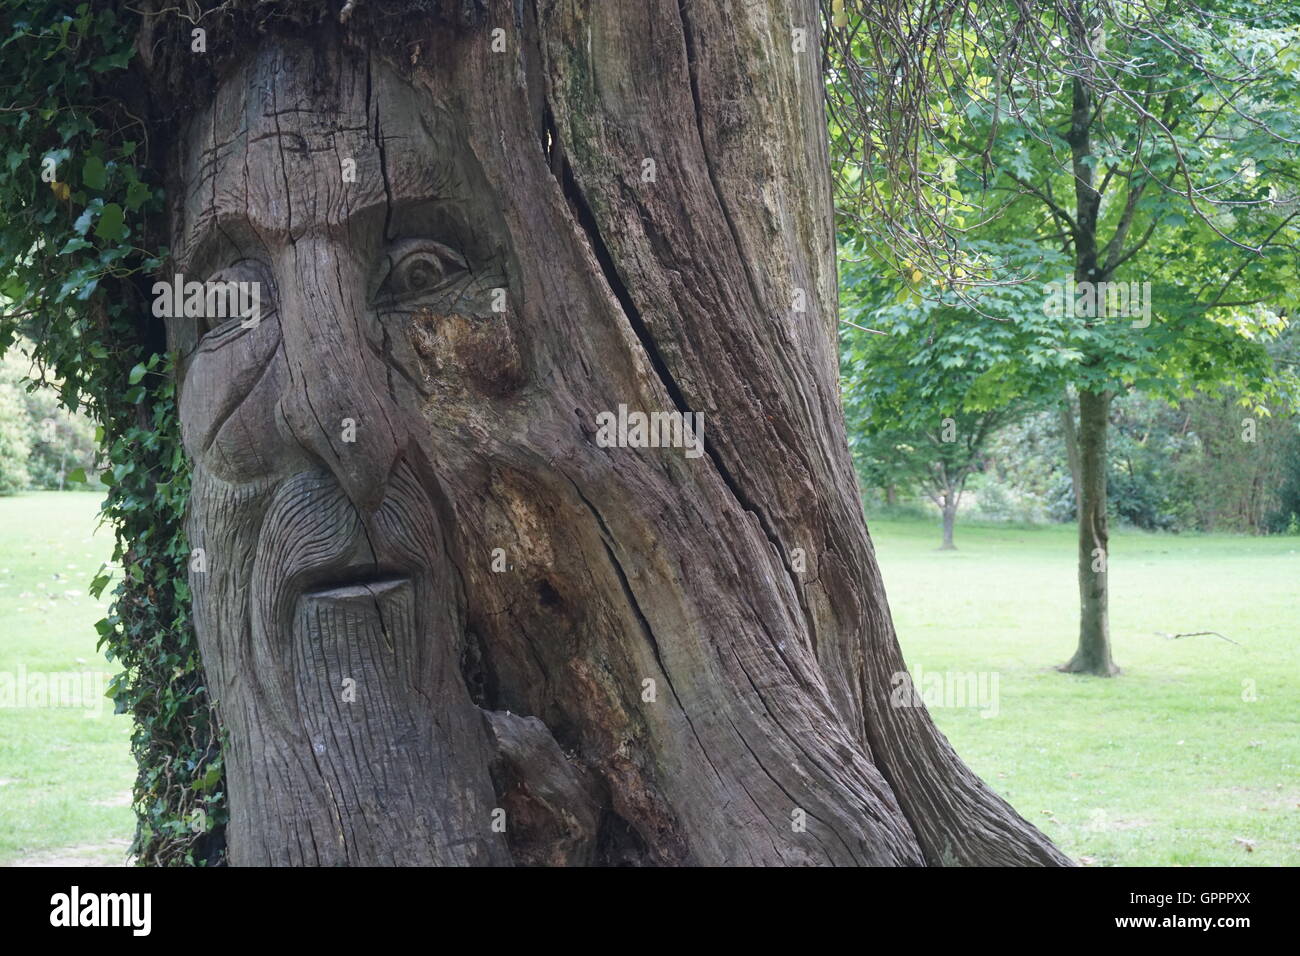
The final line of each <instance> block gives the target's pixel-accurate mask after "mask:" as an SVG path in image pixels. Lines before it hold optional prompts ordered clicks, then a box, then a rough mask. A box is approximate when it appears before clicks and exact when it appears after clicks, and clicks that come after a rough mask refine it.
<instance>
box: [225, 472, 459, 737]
mask: <svg viewBox="0 0 1300 956" xmlns="http://www.w3.org/2000/svg"><path fill="white" fill-rule="evenodd" d="M232 583H233V582H232ZM242 583H244V584H245V585H246V586H247V587H248V594H249V597H248V603H247V606H248V607H249V609H250V610H251V612H252V620H251V621H250V622H249V623H250V625H251V633H250V634H249V637H250V645H251V646H250V651H251V658H252V660H251V663H252V673H253V675H257V676H259V677H260V676H261V675H276V674H278V675H282V678H283V677H284V676H285V675H293V674H294V672H295V667H294V664H295V663H301V662H300V661H293V660H288V659H286V658H288V657H294V656H298V655H299V653H300V650H301V649H295V648H294V647H293V646H292V645H293V643H294V642H295V640H300V639H301V627H300V625H301V622H300V621H299V620H298V615H299V610H300V605H301V604H302V602H303V601H304V599H307V600H309V601H310V602H311V603H313V604H314V605H320V604H322V603H324V604H329V603H331V602H332V601H335V600H338V601H339V602H345V601H346V600H349V599H352V598H355V597H356V590H355V589H356V588H357V587H359V586H366V587H369V588H370V589H371V590H372V591H375V592H378V591H381V590H384V589H387V588H391V587H392V586H394V585H395V584H398V583H400V584H401V585H402V586H404V587H406V588H409V589H411V591H412V593H411V595H410V596H409V598H408V599H407V601H406V602H405V603H407V604H409V605H411V606H412V607H413V608H414V613H415V615H416V621H415V622H413V626H412V627H402V628H399V630H400V632H401V633H402V634H405V635H407V636H408V638H409V640H407V643H408V644H409V646H407V647H404V648H393V650H394V651H395V652H396V653H397V656H398V658H399V659H400V660H401V662H402V670H404V671H406V673H407V675H408V676H409V675H418V674H421V673H424V672H425V671H426V669H427V668H428V667H429V666H431V657H430V655H431V654H443V653H446V650H447V646H448V645H451V646H452V647H455V645H456V644H457V642H458V641H459V635H460V624H461V608H460V602H459V601H458V600H457V599H456V596H455V595H456V589H455V581H454V576H453V570H452V565H451V561H450V559H449V558H448V557H447V553H446V549H445V547H444V545H443V541H442V536H441V534H440V533H439V525H438V519H437V515H436V512H435V511H434V508H433V503H432V501H431V499H430V497H429V494H428V492H427V491H426V490H425V489H424V488H423V487H422V486H421V485H420V483H419V481H418V480H417V477H416V475H415V472H414V469H413V468H412V467H411V466H410V465H409V464H408V463H407V462H406V460H405V459H402V460H399V462H398V465H397V467H396V468H395V469H394V472H393V474H392V476H391V479H390V482H389V485H388V493H387V495H386V496H385V498H384V499H383V501H382V502H381V504H380V506H379V507H378V508H377V509H376V510H375V511H374V512H372V513H369V514H363V513H361V512H360V511H358V509H357V508H356V506H355V505H354V504H353V503H352V501H351V500H350V499H349V497H348V496H347V494H346V493H345V491H344V489H343V488H342V486H341V485H340V484H339V482H338V481H337V480H336V479H335V478H334V477H333V476H332V475H331V474H329V473H328V472H324V471H319V472H309V473H300V474H297V475H294V476H293V477H291V478H288V479H285V480H284V481H282V482H280V483H279V484H278V485H276V486H275V488H274V491H273V492H272V498H271V501H270V503H269V505H268V506H267V509H266V512H265V515H264V517H263V519H262V521H261V523H260V527H258V528H257V531H256V542H255V548H254V555H253V560H252V562H251V567H249V569H248V575H247V577H245V578H244V581H243V582H242ZM363 597H364V595H363ZM375 600H376V601H378V600H379V599H378V598H377V597H376V598H375ZM380 611H381V613H382V607H381V608H380ZM435 642H436V643H438V644H440V645H442V646H441V647H439V648H435V647H433V644H434V643H435ZM286 665H289V666H288V667H286ZM299 676H301V675H299ZM255 679H256V678H255ZM268 690H270V688H268ZM278 690H279V692H278V693H274V692H273V693H272V694H270V695H269V698H268V699H271V700H281V701H285V702H286V703H287V701H288V700H292V698H293V691H292V688H291V687H289V686H284V687H281V688H279V689H278ZM284 716H285V717H286V718H287V717H288V716H289V715H288V714H287V713H286V714H284Z"/></svg>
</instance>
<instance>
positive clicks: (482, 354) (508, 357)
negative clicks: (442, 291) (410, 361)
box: [406, 310, 524, 398]
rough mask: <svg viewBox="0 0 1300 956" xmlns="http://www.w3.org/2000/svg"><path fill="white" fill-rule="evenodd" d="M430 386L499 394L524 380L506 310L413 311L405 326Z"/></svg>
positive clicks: (504, 393) (433, 389)
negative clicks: (483, 314)
mask: <svg viewBox="0 0 1300 956" xmlns="http://www.w3.org/2000/svg"><path fill="white" fill-rule="evenodd" d="M406 336H407V340H408V341H409V342H410V345H411V349H412V350H413V351H414V353H415V355H416V357H417V359H418V362H419V365H420V372H421V377H422V378H423V379H424V382H425V385H426V387H427V388H428V390H429V391H434V392H437V391H447V390H450V391H453V392H459V391H464V390H470V391H475V392H478V393H480V394H482V395H486V396H489V397H494V398H502V397H505V396H506V395H509V394H510V393H511V392H513V391H515V390H516V389H518V388H519V387H520V386H521V385H522V384H523V380H524V366H523V360H522V358H521V357H520V353H519V347H518V344H517V343H516V341H515V336H514V334H513V332H512V331H511V321H510V316H509V315H508V314H504V313H493V314H492V316H491V317H490V318H479V317H475V316H465V315H438V314H435V313H434V312H432V311H431V310H421V311H417V312H416V313H415V315H414V316H413V317H412V319H411V322H410V324H409V325H408V326H407V329H406Z"/></svg>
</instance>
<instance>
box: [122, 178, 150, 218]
mask: <svg viewBox="0 0 1300 956" xmlns="http://www.w3.org/2000/svg"><path fill="white" fill-rule="evenodd" d="M151 193H152V190H151V189H150V188H149V186H148V184H146V183H142V182H140V180H138V179H137V180H136V181H135V182H133V183H131V185H130V186H127V187H126V208H127V209H129V210H131V212H135V211H136V210H137V209H139V208H140V207H141V206H142V205H144V203H145V201H146V200H147V199H148V198H149V196H150V194H151Z"/></svg>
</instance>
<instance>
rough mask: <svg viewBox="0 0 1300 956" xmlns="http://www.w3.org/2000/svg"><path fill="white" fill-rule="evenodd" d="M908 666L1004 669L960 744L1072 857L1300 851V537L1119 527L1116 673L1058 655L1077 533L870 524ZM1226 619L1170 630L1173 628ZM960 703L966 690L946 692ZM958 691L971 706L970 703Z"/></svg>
mask: <svg viewBox="0 0 1300 956" xmlns="http://www.w3.org/2000/svg"><path fill="white" fill-rule="evenodd" d="M869 525H870V527H871V533H872V538H873V540H874V541H875V544H876V550H877V554H878V556H879V559H880V564H881V568H882V571H883V574H884V578H885V584H886V588H887V593H888V596H889V602H890V606H891V608H892V610H893V614H894V621H895V625H896V627H897V629H898V634H899V640H900V642H901V644H902V647H903V653H904V656H905V658H906V660H907V665H908V668H909V669H910V670H912V671H913V672H914V674H915V672H916V671H917V669H918V668H919V669H920V678H919V682H918V684H917V688H918V690H919V691H921V692H922V693H923V694H924V693H925V692H926V684H927V678H926V677H925V676H924V675H926V674H928V673H936V674H946V673H947V672H975V673H980V672H983V673H984V674H985V678H984V679H985V684H984V687H985V689H986V691H991V690H992V688H993V686H994V685H993V682H992V676H991V675H993V674H996V675H997V691H998V694H997V704H998V706H997V710H996V714H995V715H994V714H993V713H992V709H991V708H984V709H989V710H990V716H988V717H981V716H980V710H981V708H979V707H973V706H962V707H952V706H949V707H939V708H933V709H932V713H933V714H934V717H935V720H936V721H937V722H938V724H939V726H940V728H942V730H943V731H944V733H945V734H947V735H948V739H949V740H951V741H952V744H953V746H954V747H955V748H956V749H957V752H958V753H960V754H961V755H962V756H963V757H964V758H965V759H966V760H967V762H969V763H970V764H971V765H972V766H973V767H974V769H975V770H976V772H978V773H979V774H980V775H981V776H983V777H984V779H986V780H988V781H989V782H990V783H991V784H992V785H993V787H994V788H995V789H996V790H997V791H998V792H999V793H1000V794H1002V796H1003V797H1005V798H1006V799H1007V800H1008V801H1009V802H1010V803H1011V804H1012V805H1013V806H1015V807H1016V809H1017V810H1019V811H1020V813H1021V814H1023V815H1024V816H1025V817H1026V818H1028V819H1029V820H1031V821H1032V822H1033V823H1034V824H1036V825H1037V826H1039V827H1041V828H1042V829H1043V831H1044V832H1046V833H1047V834H1048V835H1049V836H1050V837H1051V838H1052V839H1053V840H1055V841H1056V842H1057V844H1058V845H1059V846H1061V847H1062V848H1063V849H1064V850H1065V851H1066V852H1067V853H1069V854H1070V855H1071V856H1072V857H1074V858H1075V859H1078V860H1081V861H1083V862H1085V863H1095V864H1096V865H1158V866H1159V865H1187V866H1191V865H1233V866H1237V865H1270V864H1271V865H1291V866H1294V865H1297V864H1300V687H1298V686H1297V684H1298V683H1300V538H1296V537H1274V538H1249V537H1239V536H1229V535H1167V534H1145V533H1142V532H1135V531H1118V532H1116V533H1113V534H1112V537H1111V554H1110V570H1111V575H1110V586H1111V637H1112V642H1113V647H1114V655H1115V662H1116V663H1117V664H1118V665H1119V666H1120V667H1121V668H1122V669H1123V673H1122V674H1121V675H1120V676H1119V677H1117V678H1114V679H1110V680H1107V679H1099V678H1090V677H1077V676H1071V675H1065V674H1061V673H1058V672H1056V671H1055V670H1054V669H1053V667H1054V666H1055V665H1057V664H1060V663H1062V662H1064V661H1065V660H1067V659H1068V658H1069V657H1070V655H1071V653H1072V652H1073V650H1074V645H1075V641H1076V639H1077V633H1078V614H1079V612H1078V604H1077V591H1076V581H1075V573H1074V557H1075V538H1074V531H1073V528H1071V527H1049V528H1033V529H1028V530H1016V529H1014V528H1009V527H1006V526H983V527H979V526H973V525H971V524H967V525H965V526H963V525H962V524H961V523H960V522H959V524H958V526H957V536H956V540H957V547H958V550H957V551H955V552H940V551H937V550H935V549H936V546H937V545H938V542H939V529H938V526H937V523H935V524H928V523H922V522H915V521H886V520H881V521H874V520H870V519H869ZM1189 631H1218V632H1219V633H1221V634H1224V635H1226V636H1227V637H1229V638H1232V639H1233V640H1235V641H1237V642H1239V645H1240V646H1237V645H1234V644H1230V643H1228V642H1227V641H1224V640H1220V639H1219V638H1217V637H1188V638H1182V639H1179V640H1170V639H1167V638H1164V637H1161V636H1159V635H1158V634H1157V632H1163V633H1168V634H1175V633H1183V632H1189ZM949 703H963V702H962V701H961V700H959V699H958V700H951V701H949ZM965 703H968V704H969V703H970V702H969V701H966V702H965Z"/></svg>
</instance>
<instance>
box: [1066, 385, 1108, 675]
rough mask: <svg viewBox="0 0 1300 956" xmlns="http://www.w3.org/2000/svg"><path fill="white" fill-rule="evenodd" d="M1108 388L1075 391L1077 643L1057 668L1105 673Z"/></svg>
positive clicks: (1068, 670)
mask: <svg viewBox="0 0 1300 956" xmlns="http://www.w3.org/2000/svg"><path fill="white" fill-rule="evenodd" d="M1110 401H1111V393H1110V392H1102V393H1097V392H1080V393H1079V429H1078V437H1077V440H1078V474H1079V477H1078V484H1077V486H1076V497H1077V500H1078V502H1079V646H1078V649H1077V650H1076V651H1075V652H1074V657H1072V658H1071V659H1070V661H1069V662H1068V663H1067V664H1065V665H1064V666H1063V667H1062V668H1061V669H1062V670H1064V671H1067V672H1069V673H1083V674H1096V675H1098V676H1100V677H1111V676H1113V675H1115V674H1118V673H1119V668H1118V667H1116V666H1115V663H1114V662H1113V661H1112V660H1111V656H1110V620H1109V614H1108V608H1107V590H1106V582H1107V561H1108V559H1109V529H1108V525H1107V505H1106V430H1107V426H1108V424H1109V415H1110Z"/></svg>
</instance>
